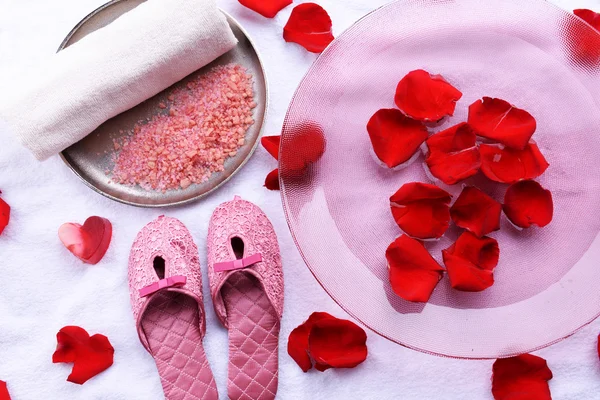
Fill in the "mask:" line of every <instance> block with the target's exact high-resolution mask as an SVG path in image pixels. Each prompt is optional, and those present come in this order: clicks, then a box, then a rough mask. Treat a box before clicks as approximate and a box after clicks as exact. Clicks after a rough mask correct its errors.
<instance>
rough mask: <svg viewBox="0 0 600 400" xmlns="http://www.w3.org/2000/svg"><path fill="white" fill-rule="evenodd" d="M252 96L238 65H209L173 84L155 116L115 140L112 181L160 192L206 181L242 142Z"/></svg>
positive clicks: (247, 78)
mask: <svg viewBox="0 0 600 400" xmlns="http://www.w3.org/2000/svg"><path fill="white" fill-rule="evenodd" d="M253 97H254V92H253V87H252V76H251V75H250V74H248V73H247V72H246V70H245V69H244V68H243V67H242V66H240V65H237V64H229V65H225V66H217V67H214V68H213V69H211V70H210V71H209V72H208V73H207V74H204V75H201V76H198V77H196V78H195V79H193V80H191V81H189V82H188V83H187V84H186V85H185V86H182V87H178V88H176V89H173V90H172V91H171V92H170V93H169V94H168V95H167V97H166V98H167V99H168V102H167V103H160V104H159V105H158V110H157V114H156V115H154V116H153V117H152V118H150V119H149V120H142V121H139V122H138V123H137V124H136V125H135V126H134V127H133V132H132V134H131V136H129V137H128V138H127V139H124V140H122V141H121V142H117V141H115V143H114V148H115V150H120V151H118V152H117V153H116V154H115V156H114V161H115V166H114V168H113V171H112V179H113V181H115V182H117V183H121V184H126V185H139V186H141V187H142V188H144V189H146V190H159V191H163V192H164V191H166V190H174V189H186V188H188V187H189V186H191V185H192V184H199V183H202V182H205V181H207V180H208V179H209V178H210V176H211V175H212V174H213V173H216V172H220V171H223V170H224V169H225V167H224V163H225V161H226V160H227V159H228V158H229V157H233V156H235V155H236V154H237V151H238V150H239V148H240V147H242V146H243V145H244V144H245V142H246V140H245V135H246V131H247V130H248V128H249V127H250V126H251V125H252V124H253V123H254V118H253V111H252V110H253V108H255V107H256V103H255V102H254V99H253ZM166 108H168V113H165V112H160V111H162V110H163V109H166Z"/></svg>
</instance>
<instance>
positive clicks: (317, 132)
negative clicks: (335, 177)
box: [280, 122, 326, 177]
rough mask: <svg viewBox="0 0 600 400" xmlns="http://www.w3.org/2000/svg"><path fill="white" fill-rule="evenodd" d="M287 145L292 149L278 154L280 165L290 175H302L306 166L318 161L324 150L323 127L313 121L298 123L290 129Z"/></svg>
mask: <svg viewBox="0 0 600 400" xmlns="http://www.w3.org/2000/svg"><path fill="white" fill-rule="evenodd" d="M290 131H291V134H290V138H289V145H286V147H288V146H289V148H290V149H293V151H288V152H286V153H284V154H280V157H281V158H282V160H281V165H283V166H284V167H285V173H286V174H290V175H291V176H292V177H298V176H301V175H303V173H304V172H305V170H306V168H307V167H308V166H309V165H311V164H313V163H315V162H317V161H319V159H320V158H321V156H322V155H323V153H324V152H325V145H326V141H325V135H324V133H323V129H322V128H321V127H320V126H319V125H317V124H315V123H313V122H307V123H304V124H299V125H297V126H294V127H293V128H291V129H290Z"/></svg>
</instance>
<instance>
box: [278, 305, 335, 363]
mask: <svg viewBox="0 0 600 400" xmlns="http://www.w3.org/2000/svg"><path fill="white" fill-rule="evenodd" d="M327 318H335V317H334V316H333V315H331V314H328V313H326V312H314V313H312V314H311V315H310V317H308V319H307V320H306V321H305V322H304V323H303V324H302V325H300V326H298V327H297V328H295V329H294V330H293V331H292V332H291V333H290V336H289V338H288V354H289V355H290V357H292V358H293V359H294V361H296V363H297V364H298V366H299V367H300V368H302V371H304V372H307V371H308V370H309V369H311V368H312V359H311V357H310V354H309V353H308V337H309V335H310V332H311V329H312V327H313V325H314V324H315V322H317V321H320V320H322V319H327Z"/></svg>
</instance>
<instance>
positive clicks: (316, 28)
mask: <svg viewBox="0 0 600 400" xmlns="http://www.w3.org/2000/svg"><path fill="white" fill-rule="evenodd" d="M258 1H261V0H258ZM331 28H332V23H331V18H330V17H329V14H327V11H325V9H323V7H321V6H320V5H318V4H315V3H303V4H300V5H297V6H296V7H295V8H294V9H293V10H292V14H291V15H290V19H289V21H288V22H287V24H286V25H285V27H284V28H283V39H285V41H286V42H294V43H298V44H299V45H301V46H302V47H304V48H305V49H306V50H308V51H310V52H312V53H320V52H322V51H323V50H325V48H326V47H327V46H328V45H329V43H331V42H332V41H333V39H334V37H333V33H332V30H331Z"/></svg>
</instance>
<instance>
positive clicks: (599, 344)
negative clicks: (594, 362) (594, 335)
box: [598, 335, 600, 358]
mask: <svg viewBox="0 0 600 400" xmlns="http://www.w3.org/2000/svg"><path fill="white" fill-rule="evenodd" d="M598 358H600V335H598Z"/></svg>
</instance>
